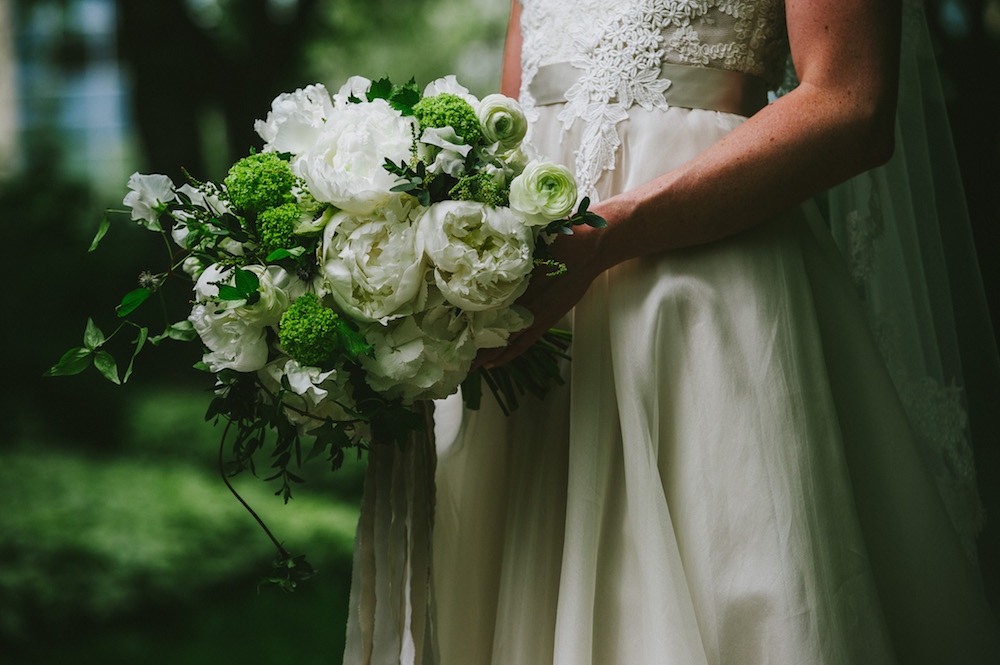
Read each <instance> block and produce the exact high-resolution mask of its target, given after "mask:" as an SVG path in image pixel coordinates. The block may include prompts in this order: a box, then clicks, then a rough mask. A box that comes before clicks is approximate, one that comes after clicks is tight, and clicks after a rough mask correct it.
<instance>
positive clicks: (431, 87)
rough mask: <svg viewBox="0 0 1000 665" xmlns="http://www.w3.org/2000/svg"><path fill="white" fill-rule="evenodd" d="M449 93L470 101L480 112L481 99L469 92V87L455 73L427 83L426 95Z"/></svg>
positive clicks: (473, 107)
mask: <svg viewBox="0 0 1000 665" xmlns="http://www.w3.org/2000/svg"><path fill="white" fill-rule="evenodd" d="M445 93H448V94H450V95H455V96H457V97H461V98H462V99H464V100H465V101H467V102H469V105H470V106H471V107H472V110H473V111H476V112H477V113H478V111H479V99H478V98H477V97H476V96H475V95H473V94H472V93H471V92H469V89H468V88H466V87H465V86H464V85H462V84H461V83H459V82H458V79H456V78H455V75H454V74H448V75H447V76H445V77H442V78H439V79H435V80H433V81H431V82H430V83H428V84H427V87H425V88H424V95H423V96H424V97H436V96H438V95H443V94H445Z"/></svg>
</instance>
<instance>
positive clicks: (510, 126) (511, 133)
mask: <svg viewBox="0 0 1000 665" xmlns="http://www.w3.org/2000/svg"><path fill="white" fill-rule="evenodd" d="M477 115H478V116H479V124H480V125H481V126H482V128H483V137H484V138H485V139H486V140H487V141H489V142H490V143H499V144H500V150H501V151H503V152H506V151H509V150H513V149H514V148H517V147H518V146H519V145H521V140H522V139H523V138H524V135H525V133H526V132H527V131H528V120H527V118H525V117H524V110H523V109H521V105H520V104H518V103H517V100H514V99H511V98H510V97H507V96H506V95H500V94H493V95H487V96H486V97H483V100H482V101H481V102H480V103H479V109H478V111H477Z"/></svg>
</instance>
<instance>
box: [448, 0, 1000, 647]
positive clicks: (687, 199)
mask: <svg viewBox="0 0 1000 665" xmlns="http://www.w3.org/2000/svg"><path fill="white" fill-rule="evenodd" d="M521 5H523V7H522V6H521ZM900 25H901V7H900V2H899V0H809V1H808V2H806V1H799V0H787V1H786V0H523V2H522V3H521V4H518V3H516V2H515V3H514V5H513V8H512V13H511V24H510V32H509V36H508V48H507V57H506V59H505V70H504V78H503V85H504V92H506V93H507V94H509V95H512V96H519V97H520V100H521V102H522V104H523V106H524V107H525V109H526V112H527V113H528V115H529V118H530V119H531V120H532V122H533V129H532V134H531V140H532V142H533V144H534V146H535V147H536V148H537V149H538V150H539V151H540V152H541V153H542V154H544V155H546V156H547V157H549V158H551V159H554V160H556V161H562V162H563V163H571V164H575V169H576V175H577V179H578V181H579V182H581V183H582V189H583V193H586V194H588V195H589V196H591V197H592V199H593V200H595V201H597V202H598V203H596V204H595V205H594V206H593V209H594V210H595V211H596V212H597V213H599V214H600V215H602V216H603V217H605V218H606V219H607V220H608V221H609V226H608V228H606V229H603V230H595V231H592V230H591V229H589V228H583V229H582V230H581V231H579V232H577V233H576V234H575V235H573V236H571V237H560V238H559V239H558V240H557V241H556V242H555V244H554V245H553V246H552V248H553V251H554V253H555V254H556V256H557V257H558V258H559V259H560V260H561V261H563V262H564V263H565V264H566V265H567V266H568V268H569V270H568V273H567V274H565V275H563V276H559V277H553V278H545V277H540V278H536V279H534V280H533V281H532V288H531V290H529V292H528V293H527V294H525V296H524V298H523V299H522V301H521V302H522V304H524V305H525V306H526V307H528V308H529V309H530V310H531V311H532V312H533V313H534V315H535V323H534V325H533V326H532V327H530V328H528V329H527V330H525V331H524V332H523V333H522V334H521V336H520V337H519V338H518V339H516V340H515V341H514V342H513V343H512V345H511V346H510V347H509V348H508V349H507V350H506V351H503V352H501V353H499V355H495V356H492V357H486V358H484V359H483V362H485V363H486V364H487V365H494V364H501V363H504V362H506V361H507V360H509V359H510V358H512V357H513V356H514V355H516V354H517V353H519V352H520V351H522V350H523V349H524V348H525V347H526V346H527V345H529V344H530V343H531V342H532V341H533V340H534V339H535V338H536V337H537V335H538V334H540V332H541V331H543V330H545V329H546V328H548V327H551V326H553V325H556V324H557V323H558V322H559V321H560V320H561V319H563V317H564V316H567V317H568V318H567V319H566V321H565V324H566V325H571V326H572V329H573V332H574V345H573V349H572V355H573V360H572V363H571V364H570V365H569V366H568V368H567V374H568V375H569V378H568V381H567V385H566V386H565V387H564V389H561V390H560V391H559V392H558V393H556V394H553V395H551V396H550V397H549V398H547V399H546V400H545V401H544V402H541V403H529V404H526V405H523V406H522V408H521V409H520V410H519V411H518V412H516V413H515V414H514V416H513V417H511V418H507V417H505V416H503V415H501V414H500V413H499V412H496V411H491V410H489V409H487V408H484V409H483V410H482V411H479V412H467V413H464V414H458V413H456V410H455V409H453V408H450V407H451V406H453V405H449V404H445V405H442V406H439V409H438V411H439V423H438V432H439V462H438V469H437V503H436V513H435V532H434V542H433V547H434V550H433V561H434V566H433V587H434V595H435V603H436V621H435V629H436V633H437V641H438V649H439V651H440V662H441V663H442V664H443V665H477V664H486V663H493V664H495V665H515V664H543V663H557V664H559V665H588V664H594V665H612V664H620V665H654V664H661V663H679V664H681V665H696V664H703V663H711V664H712V665H716V664H723V663H725V664H733V665H755V664H763V663H771V664H774V663H782V664H787V665H793V664H794V665H804V664H810V665H812V664H818V663H824V664H827V663H838V664H839V663H843V664H861V663H864V664H865V665H876V664H882V663H901V664H905V665H910V664H914V663H927V664H928V665H930V664H935V665H937V664H941V663H956V664H963V665H964V664H972V663H984V664H985V663H995V662H1000V643H998V641H997V633H996V628H995V625H994V623H993V619H992V618H991V616H990V611H989V609H988V606H987V604H986V601H985V599H984V597H983V594H982V591H981V585H980V583H979V580H978V572H977V570H976V568H975V566H974V564H973V563H972V562H970V560H969V559H968V558H967V557H966V555H965V552H964V551H963V550H962V548H961V546H960V544H959V541H958V539H957V538H956V536H955V530H954V528H953V527H952V525H951V521H950V520H949V518H948V515H947V514H946V512H945V509H944V508H943V507H942V502H941V500H940V498H939V496H938V494H937V491H936V490H935V489H934V481H933V479H932V478H931V476H930V475H929V474H928V472H927V471H926V470H925V468H924V463H923V460H922V459H921V456H920V454H919V453H918V452H917V449H916V447H915V444H914V435H913V434H912V431H911V427H910V425H909V423H908V422H907V419H906V417H905V415H904V414H903V410H902V408H901V406H900V402H899V400H898V398H897V397H896V390H895V389H894V387H893V384H892V382H891V380H890V378H889V375H888V374H887V372H886V371H885V369H884V363H883V361H882V359H881V358H880V356H879V353H878V349H877V347H876V344H875V341H874V340H873V338H872V335H871V333H870V332H869V328H868V325H867V322H866V320H865V315H864V313H863V310H862V307H861V304H860V302H859V300H858V297H857V291H856V289H855V287H854V285H853V284H852V282H851V279H850V277H849V275H848V273H847V271H846V270H845V268H844V266H843V260H842V259H841V257H840V256H839V254H838V252H837V249H836V247H835V246H834V245H833V243H832V239H831V237H830V232H829V231H828V229H827V228H826V226H825V225H824V223H823V220H822V219H821V217H820V215H819V211H818V209H817V208H816V206H815V205H814V204H813V203H811V202H806V201H807V199H809V197H811V196H813V195H815V194H817V193H819V192H821V191H823V190H825V189H827V188H829V187H831V186H832V185H835V184H836V183H838V182H840V181H843V180H845V179H846V178H849V177H851V176H853V175H855V174H858V173H860V172H862V171H865V170H867V169H869V168H871V167H874V166H877V165H879V164H882V163H883V162H885V161H886V160H887V159H888V158H889V157H890V155H892V153H893V135H894V129H893V124H894V117H895V106H896V96H897V70H898V67H899V52H900V31H901V27H900ZM789 50H790V53H791V58H792V62H793V63H794V70H795V74H796V75H797V77H798V80H799V85H798V86H797V87H795V88H794V90H792V91H791V92H789V93H788V94H785V95H784V96H781V97H780V98H778V99H777V100H776V101H774V102H773V103H770V104H767V103H766V101H767V100H766V97H765V94H766V92H767V91H768V90H773V89H774V88H776V87H777V86H778V84H779V83H780V82H781V79H782V76H783V73H784V64H785V61H786V56H787V53H788V51H789ZM567 313H568V314H567Z"/></svg>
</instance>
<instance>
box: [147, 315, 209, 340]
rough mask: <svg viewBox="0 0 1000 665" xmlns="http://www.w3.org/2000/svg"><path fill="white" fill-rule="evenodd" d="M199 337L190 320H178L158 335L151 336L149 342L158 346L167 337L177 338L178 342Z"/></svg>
mask: <svg viewBox="0 0 1000 665" xmlns="http://www.w3.org/2000/svg"><path fill="white" fill-rule="evenodd" d="M197 337H198V333H197V332H196V331H195V329H194V325H193V324H192V323H191V322H190V321H188V320H186V319H185V320H184V321H178V322H177V323H172V324H170V325H169V326H167V327H166V329H164V331H163V333H162V334H160V335H157V336H156V337H150V338H149V343H150V344H152V345H154V346H156V345H158V344H159V343H160V342H162V341H163V340H165V339H175V340H177V341H178V342H190V341H191V340H193V339H195V338H197Z"/></svg>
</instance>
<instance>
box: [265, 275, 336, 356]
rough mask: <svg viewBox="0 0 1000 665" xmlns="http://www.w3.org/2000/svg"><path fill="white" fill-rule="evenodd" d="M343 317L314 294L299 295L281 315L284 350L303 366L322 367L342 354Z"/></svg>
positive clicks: (279, 337) (279, 325)
mask: <svg viewBox="0 0 1000 665" xmlns="http://www.w3.org/2000/svg"><path fill="white" fill-rule="evenodd" d="M340 325H341V323H340V317H339V316H337V313H336V312H334V311H333V310H332V309H330V308H329V307H324V306H323V304H322V303H321V302H320V300H319V298H318V297H317V296H316V295H315V294H313V293H306V294H303V295H301V296H299V297H298V298H297V299H296V300H295V302H293V303H292V304H291V306H290V307H289V308H288V311H286V312H285V313H284V314H283V315H282V316H281V322H280V323H279V324H278V340H279V341H280V342H281V348H282V349H284V350H285V353H287V354H288V355H290V356H291V357H292V358H294V359H295V360H297V361H299V363H301V364H302V365H308V366H310V367H323V366H324V365H325V364H327V363H329V362H330V361H331V360H333V359H334V358H335V357H336V356H337V354H338V353H339V352H340V350H341V349H340V347H341V343H340V338H339V336H338V334H337V329H338V327H339V326H340Z"/></svg>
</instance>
